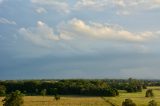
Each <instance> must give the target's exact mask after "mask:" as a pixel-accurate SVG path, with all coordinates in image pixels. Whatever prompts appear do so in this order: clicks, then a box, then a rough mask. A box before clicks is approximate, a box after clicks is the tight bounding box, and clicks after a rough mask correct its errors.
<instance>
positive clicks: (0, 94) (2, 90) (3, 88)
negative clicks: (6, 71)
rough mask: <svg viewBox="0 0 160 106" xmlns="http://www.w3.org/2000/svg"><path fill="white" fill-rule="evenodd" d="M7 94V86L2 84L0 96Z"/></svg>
mask: <svg viewBox="0 0 160 106" xmlns="http://www.w3.org/2000/svg"><path fill="white" fill-rule="evenodd" d="M5 94H6V87H5V86H3V85H0V96H5Z"/></svg>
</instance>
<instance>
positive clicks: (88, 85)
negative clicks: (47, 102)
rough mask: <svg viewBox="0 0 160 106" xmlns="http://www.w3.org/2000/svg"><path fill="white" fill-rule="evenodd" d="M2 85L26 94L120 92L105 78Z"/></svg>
mask: <svg viewBox="0 0 160 106" xmlns="http://www.w3.org/2000/svg"><path fill="white" fill-rule="evenodd" d="M0 87H2V88H3V90H4V91H5V93H7V94H10V93H11V92H13V91H16V90H19V91H21V92H22V93H24V94H26V95H41V94H42V93H43V94H44V93H45V94H46V95H55V94H62V95H90V96H117V95H118V94H119V93H118V90H117V89H115V88H112V87H111V86H110V85H109V84H107V83H106V82H105V81H103V80H59V81H7V82H1V83H0ZM3 90H2V91H3ZM0 92H1V91H0ZM2 94H3V93H2Z"/></svg>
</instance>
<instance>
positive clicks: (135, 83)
mask: <svg viewBox="0 0 160 106" xmlns="http://www.w3.org/2000/svg"><path fill="white" fill-rule="evenodd" d="M106 81H107V82H108V83H109V84H110V86H112V87H113V88H116V89H118V90H126V91H127V92H141V91H142V89H146V88H147V87H146V85H145V84H144V82H143V81H141V80H136V79H132V78H129V79H128V80H106Z"/></svg>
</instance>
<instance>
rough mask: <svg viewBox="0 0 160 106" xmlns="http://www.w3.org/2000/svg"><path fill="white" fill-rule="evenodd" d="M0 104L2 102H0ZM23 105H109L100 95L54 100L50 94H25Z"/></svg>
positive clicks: (0, 105)
mask: <svg viewBox="0 0 160 106" xmlns="http://www.w3.org/2000/svg"><path fill="white" fill-rule="evenodd" d="M0 100H2V98H0ZM0 106H2V103H0ZM24 106H110V105H109V104H108V103H106V102H105V101H104V100H102V99H101V97H78V96H68V97H61V99H60V100H58V101H56V100H54V97H51V96H46V97H44V98H43V97H42V96H25V97H24Z"/></svg>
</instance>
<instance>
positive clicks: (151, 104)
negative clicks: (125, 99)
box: [148, 100, 157, 106]
mask: <svg viewBox="0 0 160 106" xmlns="http://www.w3.org/2000/svg"><path fill="white" fill-rule="evenodd" d="M148 106H157V102H156V101H154V100H151V101H149V102H148Z"/></svg>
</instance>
